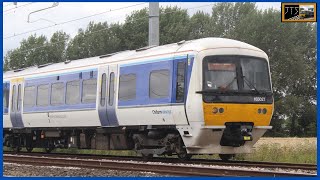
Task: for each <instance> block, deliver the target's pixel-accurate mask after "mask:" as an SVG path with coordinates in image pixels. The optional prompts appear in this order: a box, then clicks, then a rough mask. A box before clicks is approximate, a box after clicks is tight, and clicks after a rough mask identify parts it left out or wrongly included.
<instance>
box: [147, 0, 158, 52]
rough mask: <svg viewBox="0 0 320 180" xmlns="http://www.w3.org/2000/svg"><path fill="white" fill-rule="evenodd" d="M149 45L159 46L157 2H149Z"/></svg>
mask: <svg viewBox="0 0 320 180" xmlns="http://www.w3.org/2000/svg"><path fill="white" fill-rule="evenodd" d="M149 46H159V2H150V3H149Z"/></svg>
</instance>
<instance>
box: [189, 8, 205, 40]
mask: <svg viewBox="0 0 320 180" xmlns="http://www.w3.org/2000/svg"><path fill="white" fill-rule="evenodd" d="M209 24H210V14H207V13H204V12H202V11H198V12H196V13H195V14H194V15H193V16H192V17H191V19H190V33H189V39H199V38H204V37H208V36H209V35H210V34H209V32H210V26H209Z"/></svg>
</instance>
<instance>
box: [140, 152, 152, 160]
mask: <svg viewBox="0 0 320 180" xmlns="http://www.w3.org/2000/svg"><path fill="white" fill-rule="evenodd" d="M141 155H142V159H144V160H150V159H152V158H153V154H143V153H141Z"/></svg>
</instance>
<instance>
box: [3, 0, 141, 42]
mask: <svg viewBox="0 0 320 180" xmlns="http://www.w3.org/2000/svg"><path fill="white" fill-rule="evenodd" d="M142 4H146V3H145V2H144V3H139V4H134V5H130V6H126V7H121V8H117V9H111V10H108V11H104V12H100V13H96V14H92V15H89V16H83V17H80V18H76V19H71V20H68V21H64V22H60V23H56V24H54V25H50V26H45V27H41V28H37V29H33V30H30V31H25V32H22V33H18V34H14V35H11V36H7V37H4V38H3V39H10V38H13V37H17V36H21V35H24V34H28V33H32V32H36V31H40V30H44V29H48V28H52V27H55V26H59V25H64V24H68V23H71V22H75V21H80V20H83V19H87V18H90V17H94V16H98V15H101V14H106V13H109V12H114V11H119V10H123V9H127V8H131V7H135V6H139V5H142Z"/></svg>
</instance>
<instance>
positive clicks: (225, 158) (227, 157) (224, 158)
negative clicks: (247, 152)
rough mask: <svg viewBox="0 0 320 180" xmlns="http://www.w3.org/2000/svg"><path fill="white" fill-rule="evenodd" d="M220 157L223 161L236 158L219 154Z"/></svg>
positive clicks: (231, 155)
mask: <svg viewBox="0 0 320 180" xmlns="http://www.w3.org/2000/svg"><path fill="white" fill-rule="evenodd" d="M219 157H220V159H221V160H222V161H229V160H230V159H232V158H233V157H234V154H219Z"/></svg>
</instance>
